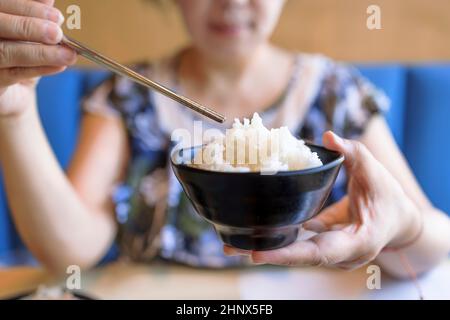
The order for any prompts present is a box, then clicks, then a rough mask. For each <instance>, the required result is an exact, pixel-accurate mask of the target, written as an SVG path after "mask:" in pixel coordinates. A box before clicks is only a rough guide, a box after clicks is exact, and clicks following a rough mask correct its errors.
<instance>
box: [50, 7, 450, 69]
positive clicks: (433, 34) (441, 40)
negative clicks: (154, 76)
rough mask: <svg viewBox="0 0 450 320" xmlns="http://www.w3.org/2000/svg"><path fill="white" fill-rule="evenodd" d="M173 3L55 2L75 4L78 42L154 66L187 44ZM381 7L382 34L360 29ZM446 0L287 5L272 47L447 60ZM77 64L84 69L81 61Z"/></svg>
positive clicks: (367, 57) (341, 55)
mask: <svg viewBox="0 0 450 320" xmlns="http://www.w3.org/2000/svg"><path fill="white" fill-rule="evenodd" d="M173 1H174V0H160V1H159V3H160V5H156V4H153V3H151V1H146V0H127V1H124V0H56V6H57V7H58V8H59V9H61V10H62V11H63V12H66V9H67V7H68V6H69V5H71V4H76V5H79V6H80V8H81V14H82V18H81V21H82V25H81V30H71V31H70V30H66V31H67V33H68V34H69V35H72V36H74V37H76V38H77V39H79V40H80V41H84V42H86V44H89V45H91V46H92V47H95V48H97V49H98V50H99V51H101V52H104V53H107V54H109V55H111V56H112V57H115V58H116V59H118V60H120V61H122V62H133V61H137V60H142V59H155V58H158V57H161V56H164V55H166V54H169V53H170V52H171V51H173V50H175V49H176V48H179V47H180V46H182V45H184V44H186V43H187V41H188V38H187V35H186V34H185V32H184V29H183V25H182V22H181V20H180V18H179V15H178V12H177V9H176V6H175V5H174V4H173V3H174V2H173ZM372 4H376V5H379V6H380V7H381V10H382V11H381V12H382V17H381V19H382V30H373V31H370V30H368V29H367V27H366V19H367V17H368V15H367V13H366V10H367V7H368V6H369V5H372ZM449 36H450V0H288V2H287V5H286V7H285V10H284V13H283V16H282V18H281V21H280V24H279V26H278V28H277V30H276V32H275V34H274V39H273V40H274V42H275V43H277V44H279V45H281V46H283V47H286V48H289V49H292V50H298V51H305V52H320V53H324V54H326V55H328V56H330V57H332V58H335V59H338V60H344V61H356V62H368V61H398V62H420V61H436V60H450V39H449ZM81 64H87V63H86V62H85V61H84V60H83V59H81Z"/></svg>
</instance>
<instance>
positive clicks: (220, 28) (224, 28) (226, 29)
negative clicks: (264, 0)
mask: <svg viewBox="0 0 450 320" xmlns="http://www.w3.org/2000/svg"><path fill="white" fill-rule="evenodd" d="M209 29H210V30H211V31H213V32H214V33H216V34H220V35H223V36H237V35H239V34H241V33H242V32H243V31H245V29H247V26H246V25H243V24H223V23H210V24H209Z"/></svg>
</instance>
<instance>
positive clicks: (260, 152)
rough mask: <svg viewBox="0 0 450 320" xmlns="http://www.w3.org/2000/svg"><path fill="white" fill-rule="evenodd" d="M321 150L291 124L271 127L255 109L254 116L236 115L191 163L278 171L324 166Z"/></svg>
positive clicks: (236, 169) (217, 168) (205, 167)
mask: <svg viewBox="0 0 450 320" xmlns="http://www.w3.org/2000/svg"><path fill="white" fill-rule="evenodd" d="M322 165H323V164H322V161H321V160H320V159H319V156H318V155H317V153H315V152H312V151H311V150H310V148H309V147H308V146H307V145H306V144H305V142H304V141H303V140H301V139H297V138H295V137H294V136H293V135H292V134H291V132H290V131H289V129H288V128H287V127H281V128H278V129H271V130H269V129H267V128H266V127H265V126H264V124H263V122H262V119H261V117H260V116H259V115H258V114H257V113H255V114H254V115H253V118H252V119H251V120H249V119H244V122H243V123H241V122H240V120H239V119H236V120H235V122H234V124H233V126H232V128H231V129H228V130H226V133H225V135H224V136H221V137H219V138H216V139H215V140H214V141H212V142H210V143H207V144H206V145H205V146H204V147H203V148H202V149H201V150H200V151H199V152H198V153H197V154H196V155H195V157H194V160H193V163H191V166H194V167H197V168H200V169H203V170H210V171H223V172H278V171H292V170H303V169H310V168H315V167H319V166H322Z"/></svg>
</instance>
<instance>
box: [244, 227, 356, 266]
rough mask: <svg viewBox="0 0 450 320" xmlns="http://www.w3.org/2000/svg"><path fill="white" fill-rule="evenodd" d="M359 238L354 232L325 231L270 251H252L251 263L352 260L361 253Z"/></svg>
mask: <svg viewBox="0 0 450 320" xmlns="http://www.w3.org/2000/svg"><path fill="white" fill-rule="evenodd" d="M364 249H365V248H364V246H363V242H362V241H360V239H359V237H358V236H357V235H356V234H352V233H348V232H345V231H329V232H324V233H321V234H319V235H316V236H314V237H313V238H311V239H310V240H307V241H297V242H295V243H293V244H291V245H289V246H287V247H285V248H281V249H277V250H272V251H254V252H252V260H253V261H254V262H255V263H267V264H275V265H286V266H323V265H327V266H329V265H330V266H331V265H335V264H338V263H341V262H344V261H347V260H354V259H356V258H358V257H360V256H361V255H363V253H364Z"/></svg>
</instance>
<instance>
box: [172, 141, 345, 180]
mask: <svg viewBox="0 0 450 320" xmlns="http://www.w3.org/2000/svg"><path fill="white" fill-rule="evenodd" d="M305 145H307V146H309V147H314V148H319V149H322V150H325V151H327V152H331V153H334V154H336V155H339V157H338V158H337V159H335V160H333V161H331V162H328V163H326V164H324V165H322V166H320V167H314V168H309V169H301V170H289V171H278V172H277V173H275V174H268V175H263V174H261V171H253V172H233V171H231V172H230V171H213V170H206V169H201V168H196V167H192V166H190V165H187V164H184V163H181V164H176V163H175V162H174V160H173V157H174V154H175V153H176V152H180V151H183V150H189V149H195V148H200V147H202V145H199V146H194V147H189V148H183V149H174V150H172V152H171V153H170V162H171V164H172V166H174V167H176V168H183V170H187V171H191V172H196V173H202V174H214V175H225V176H238V175H239V176H264V177H279V176H294V175H295V176H296V175H308V174H314V173H318V172H322V171H326V170H328V169H331V168H335V167H337V166H339V165H341V164H342V163H343V162H344V160H345V157H344V155H343V154H341V153H339V152H336V151H333V150H329V149H327V148H325V147H323V146H319V145H317V144H313V143H308V142H306V143H305Z"/></svg>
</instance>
